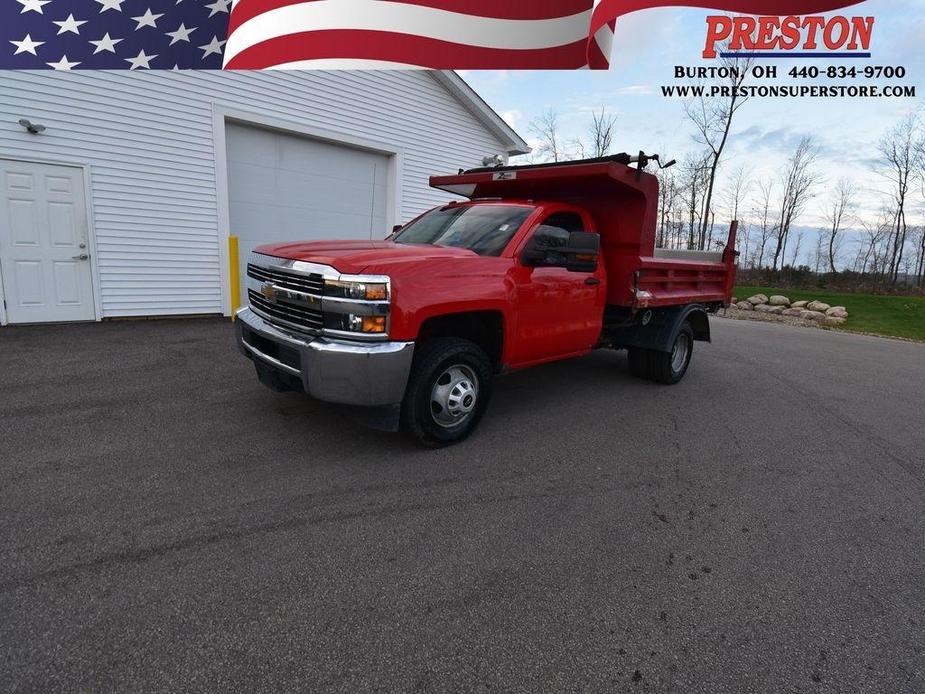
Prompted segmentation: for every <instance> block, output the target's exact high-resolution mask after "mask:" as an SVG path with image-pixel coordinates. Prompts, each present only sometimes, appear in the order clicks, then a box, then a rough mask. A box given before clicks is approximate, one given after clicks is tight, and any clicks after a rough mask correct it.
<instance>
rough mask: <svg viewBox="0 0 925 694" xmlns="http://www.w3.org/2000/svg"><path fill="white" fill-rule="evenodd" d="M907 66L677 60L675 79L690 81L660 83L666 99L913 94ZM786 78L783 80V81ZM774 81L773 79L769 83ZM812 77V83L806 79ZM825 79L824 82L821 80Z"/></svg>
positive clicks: (903, 96) (898, 96)
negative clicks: (747, 64) (742, 65)
mask: <svg viewBox="0 0 925 694" xmlns="http://www.w3.org/2000/svg"><path fill="white" fill-rule="evenodd" d="M906 77H907V70H906V68H905V67H903V66H901V65H864V66H846V65H805V64H802V65H798V66H793V67H788V68H782V67H780V66H777V65H755V66H752V67H750V68H748V70H747V72H745V71H744V70H743V69H742V68H739V67H709V68H706V67H685V66H683V65H676V66H675V68H674V78H675V80H677V81H678V82H680V81H687V83H686V84H678V83H675V84H672V85H662V87H661V90H662V96H664V97H668V98H684V99H688V98H692V97H694V98H699V97H711V98H729V97H731V96H732V95H733V94H735V95H736V96H738V97H742V98H752V97H759V98H784V99H786V98H807V97H808V98H852V99H856V98H861V99H909V98H915V96H916V87H915V85H912V84H903V81H904V80H905V78H906ZM783 80H787V83H784V84H782V83H781V81H783ZM771 81H773V82H774V83H771V84H769V83H768V82H771ZM807 82H812V84H807ZM820 82H822V83H820Z"/></svg>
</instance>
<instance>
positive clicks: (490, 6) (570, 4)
mask: <svg viewBox="0 0 925 694" xmlns="http://www.w3.org/2000/svg"><path fill="white" fill-rule="evenodd" d="M316 1H317V0H240V1H239V2H238V4H237V5H235V8H234V10H233V11H232V12H231V19H230V20H229V23H228V34H229V35H230V34H231V33H232V32H233V31H234V30H235V29H237V28H238V27H239V26H241V25H242V24H243V23H244V22H246V21H248V20H249V19H253V18H254V17H256V16H257V15H260V14H263V13H264V12H269V11H271V10H276V9H279V8H281V7H289V6H290V5H301V4H303V3H309V2H316ZM381 1H382V2H388V1H389V0H381ZM392 4H401V5H417V6H418V7H430V8H433V9H436V10H444V11H446V12H457V13H459V14H468V15H472V16H473V17H489V18H492V19H519V20H533V19H556V18H558V17H570V16H572V15H574V14H578V13H580V12H588V11H589V10H590V9H591V7H592V5H593V0H532V1H531V2H524V0H392Z"/></svg>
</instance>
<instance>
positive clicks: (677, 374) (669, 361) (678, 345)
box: [649, 323, 694, 386]
mask: <svg viewBox="0 0 925 694" xmlns="http://www.w3.org/2000/svg"><path fill="white" fill-rule="evenodd" d="M693 354H694V331H693V330H692V329H691V326H690V323H685V324H684V325H682V326H681V329H680V330H679V331H678V334H677V336H675V340H674V344H673V345H672V346H671V351H670V352H651V353H650V357H649V378H651V379H652V380H653V381H655V382H656V383H664V384H665V385H668V386H673V385H674V384H675V383H678V382H680V381H681V379H682V378H684V374H686V373H687V367H688V366H690V363H691V356H692V355H693Z"/></svg>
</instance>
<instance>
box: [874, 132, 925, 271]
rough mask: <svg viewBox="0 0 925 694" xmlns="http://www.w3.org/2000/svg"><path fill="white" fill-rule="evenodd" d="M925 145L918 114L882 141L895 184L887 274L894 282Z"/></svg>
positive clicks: (888, 171)
mask: <svg viewBox="0 0 925 694" xmlns="http://www.w3.org/2000/svg"><path fill="white" fill-rule="evenodd" d="M923 149H925V148H923V144H922V134H921V124H920V122H919V119H918V116H916V115H915V114H910V115H908V116H906V117H905V118H903V119H902V120H901V121H900V122H899V123H898V124H897V125H896V127H894V128H893V129H892V130H890V131H889V132H888V133H887V134H886V135H885V136H884V137H883V139H882V140H881V141H880V154H881V156H882V158H883V161H884V164H885V169H884V171H883V175H884V176H885V178H886V179H887V181H889V184H890V187H891V190H890V196H891V197H892V199H893V206H894V212H895V218H894V220H893V224H892V238H891V243H890V262H889V268H888V275H887V280H888V281H889V282H890V283H891V284H893V285H895V284H896V282H897V281H898V280H899V270H900V267H901V265H902V260H903V252H904V250H905V247H906V238H907V235H908V232H909V226H908V224H907V222H906V207H907V205H908V202H909V191H910V188H911V186H912V183H913V177H914V176H916V175H917V174H918V173H919V171H920V169H921V166H922V157H923Z"/></svg>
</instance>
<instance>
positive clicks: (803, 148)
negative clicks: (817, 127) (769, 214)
mask: <svg viewBox="0 0 925 694" xmlns="http://www.w3.org/2000/svg"><path fill="white" fill-rule="evenodd" d="M818 152H819V150H818V148H817V147H816V144H815V142H814V141H813V138H812V137H811V136H806V137H804V138H803V139H801V140H800V144H799V145H797V148H796V151H795V152H794V153H793V154H792V155H791V157H790V159H789V160H788V161H787V168H786V169H785V171H784V174H783V183H784V193H783V198H782V199H781V206H780V215H779V217H778V224H777V246H776V249H775V251H774V264H773V266H772V269H773V271H774V272H777V269H778V263H780V264H783V263H784V262H785V257H786V256H785V253H786V250H787V237H788V236H789V234H790V227H791V225H792V224H793V223H794V222H795V221H796V220H797V219H799V217H800V215H801V214H803V211H804V209H805V208H806V203H807V202H808V200H809V198H810V197H811V196H812V191H813V188H814V187H815V186H816V184H817V183H818V182H819V174H818V173H817V172H816V171H815V169H814V168H813V166H814V164H815V163H816V157H817V156H818Z"/></svg>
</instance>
